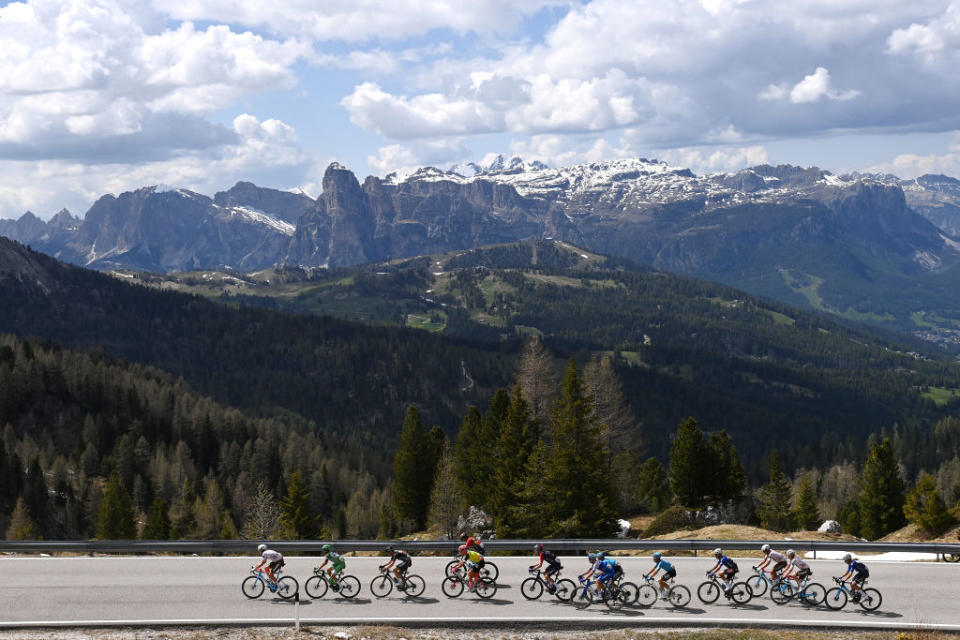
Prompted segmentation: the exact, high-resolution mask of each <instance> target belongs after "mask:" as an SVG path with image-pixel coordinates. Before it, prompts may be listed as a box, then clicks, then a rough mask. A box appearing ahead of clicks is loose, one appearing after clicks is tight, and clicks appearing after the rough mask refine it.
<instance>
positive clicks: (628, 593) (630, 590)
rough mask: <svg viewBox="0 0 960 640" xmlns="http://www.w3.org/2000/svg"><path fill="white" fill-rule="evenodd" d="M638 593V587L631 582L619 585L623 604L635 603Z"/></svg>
mask: <svg viewBox="0 0 960 640" xmlns="http://www.w3.org/2000/svg"><path fill="white" fill-rule="evenodd" d="M639 592H640V587H638V586H637V585H635V584H633V583H632V582H623V583H621V584H620V599H621V600H623V604H633V603H634V602H636V601H637V596H638V595H639Z"/></svg>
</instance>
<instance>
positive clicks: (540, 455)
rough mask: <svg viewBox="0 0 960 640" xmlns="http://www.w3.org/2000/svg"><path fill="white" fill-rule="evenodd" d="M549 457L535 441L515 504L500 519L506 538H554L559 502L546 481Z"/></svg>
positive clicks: (544, 445) (545, 447)
mask: <svg viewBox="0 0 960 640" xmlns="http://www.w3.org/2000/svg"><path fill="white" fill-rule="evenodd" d="M548 455H549V453H548V449H547V446H546V444H545V443H544V442H543V440H538V441H537V444H536V445H534V447H533V452H532V453H531V454H530V459H529V460H527V463H526V465H525V466H524V472H523V485H522V487H521V489H520V492H519V493H518V494H517V500H516V502H515V503H514V504H513V505H510V506H509V507H507V510H506V512H505V514H504V515H503V516H501V518H502V521H503V526H504V528H505V530H506V531H507V532H508V534H509V535H515V536H517V537H518V538H553V537H556V535H557V532H556V528H557V523H556V519H555V516H556V515H557V514H556V512H555V511H554V508H555V507H554V505H556V504H557V503H558V502H559V500H558V497H557V496H556V495H555V494H556V492H555V491H554V487H553V486H551V485H550V481H549V479H548V466H549V465H548V462H547V457H548Z"/></svg>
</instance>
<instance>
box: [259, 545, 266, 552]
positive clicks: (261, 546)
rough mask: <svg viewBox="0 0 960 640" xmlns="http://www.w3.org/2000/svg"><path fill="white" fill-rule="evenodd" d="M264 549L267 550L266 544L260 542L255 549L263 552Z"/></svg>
mask: <svg viewBox="0 0 960 640" xmlns="http://www.w3.org/2000/svg"><path fill="white" fill-rule="evenodd" d="M266 550H267V545H265V544H261V545H259V546H258V547H257V551H259V552H260V553H263V552H264V551H266Z"/></svg>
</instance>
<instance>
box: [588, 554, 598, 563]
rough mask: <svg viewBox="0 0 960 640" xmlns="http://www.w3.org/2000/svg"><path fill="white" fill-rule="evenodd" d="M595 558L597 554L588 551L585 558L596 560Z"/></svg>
mask: <svg viewBox="0 0 960 640" xmlns="http://www.w3.org/2000/svg"><path fill="white" fill-rule="evenodd" d="M596 559H597V554H595V553H588V554H587V560H589V561H590V562H593V561H594V560H596Z"/></svg>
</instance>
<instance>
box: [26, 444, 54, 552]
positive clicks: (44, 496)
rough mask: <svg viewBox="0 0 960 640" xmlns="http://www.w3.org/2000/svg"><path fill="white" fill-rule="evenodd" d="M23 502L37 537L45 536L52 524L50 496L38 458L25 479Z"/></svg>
mask: <svg viewBox="0 0 960 640" xmlns="http://www.w3.org/2000/svg"><path fill="white" fill-rule="evenodd" d="M23 502H24V505H25V506H26V508H27V512H28V513H29V514H30V519H31V520H32V521H33V525H34V527H35V528H36V530H37V535H40V536H43V535H45V534H46V533H47V530H48V528H49V524H50V511H51V509H50V494H49V493H48V491H47V481H46V479H45V478H44V476H43V470H42V469H41V468H40V460H39V459H37V458H34V460H33V462H32V463H31V464H30V470H29V471H28V472H27V475H26V478H25V479H24V483H23Z"/></svg>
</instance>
